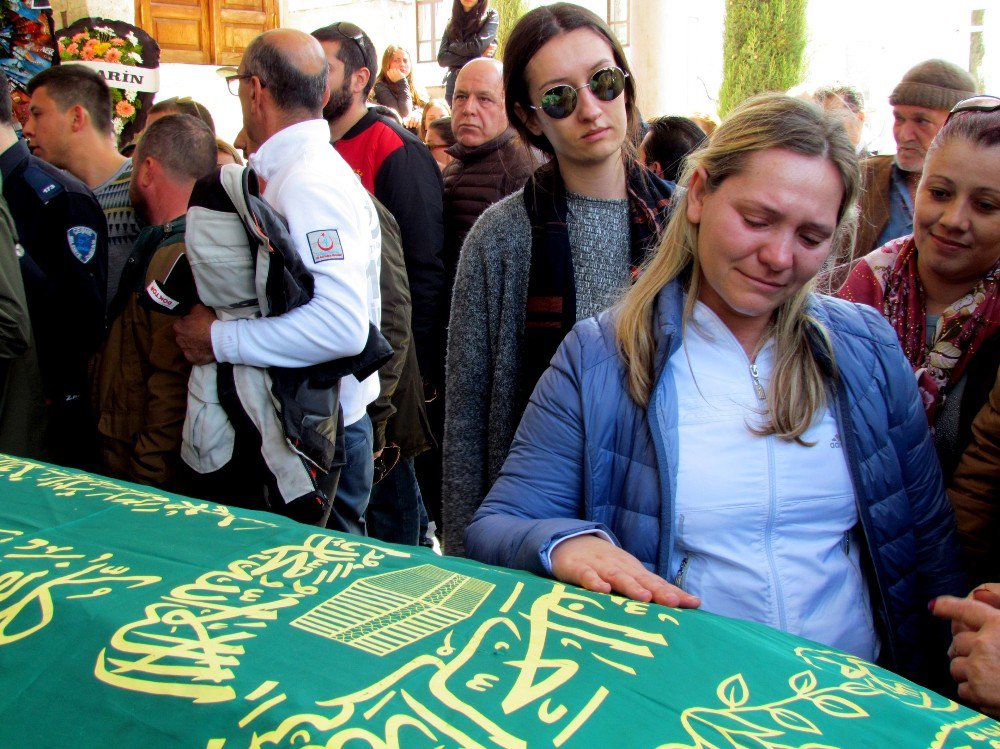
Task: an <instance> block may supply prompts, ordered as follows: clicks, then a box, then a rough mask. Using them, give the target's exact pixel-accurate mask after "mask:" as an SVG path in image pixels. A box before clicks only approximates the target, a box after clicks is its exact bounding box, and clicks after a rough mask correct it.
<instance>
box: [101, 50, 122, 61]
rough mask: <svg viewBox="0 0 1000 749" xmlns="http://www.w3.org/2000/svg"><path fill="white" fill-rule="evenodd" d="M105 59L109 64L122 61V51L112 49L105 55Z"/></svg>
mask: <svg viewBox="0 0 1000 749" xmlns="http://www.w3.org/2000/svg"><path fill="white" fill-rule="evenodd" d="M104 59H105V60H107V61H108V62H118V61H119V60H121V59H122V52H121V50H120V49H116V48H114V47H112V48H111V49H109V50H108V51H107V52H105V53H104Z"/></svg>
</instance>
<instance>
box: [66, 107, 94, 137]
mask: <svg viewBox="0 0 1000 749" xmlns="http://www.w3.org/2000/svg"><path fill="white" fill-rule="evenodd" d="M66 114H68V115H69V126H70V130H71V131H72V132H74V133H78V132H80V131H81V130H83V129H84V128H85V127H88V126H89V125H90V113H89V112H88V111H87V109H86V107H84V106H83V105H82V104H74V105H72V106H71V107H70V108H69V109H67V110H66Z"/></svg>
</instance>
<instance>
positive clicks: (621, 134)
mask: <svg viewBox="0 0 1000 749" xmlns="http://www.w3.org/2000/svg"><path fill="white" fill-rule="evenodd" d="M503 77H504V88H505V106H506V110H507V116H508V119H509V120H510V122H511V123H512V124H513V125H514V127H515V128H516V129H517V130H518V132H519V134H520V136H521V137H522V139H523V140H524V141H525V142H527V143H528V144H530V145H532V146H535V147H536V148H538V149H540V150H541V151H543V152H544V153H545V154H547V155H548V156H549V157H551V160H550V161H549V162H548V163H547V164H545V165H544V166H542V167H540V168H539V169H538V170H537V171H536V172H535V173H534V175H533V176H532V177H531V178H530V179H529V180H528V183H527V184H526V185H525V188H524V189H523V190H522V191H519V192H516V193H514V194H513V195H511V196H509V197H507V198H506V199H504V200H503V201H501V202H499V203H497V204H496V205H494V206H492V207H490V208H489V209H487V211H486V212H484V213H483V215H482V216H481V217H480V218H479V220H478V221H477V223H476V224H475V225H474V226H473V228H472V229H471V231H470V233H469V234H468V236H467V238H466V240H465V244H464V245H463V248H462V253H461V257H460V259H459V263H458V271H457V275H456V280H455V287H454V296H453V300H452V308H451V325H450V328H449V335H448V368H447V378H446V388H445V392H446V398H445V407H446V415H445V437H444V483H443V510H442V513H443V520H444V541H445V548H446V551H447V552H448V553H450V554H460V553H461V551H462V546H461V539H462V534H463V532H464V531H465V527H466V526H467V525H468V523H469V521H470V520H471V518H472V513H473V512H475V509H476V507H478V505H479V503H480V502H481V501H482V498H483V497H484V496H486V492H487V491H488V490H489V487H490V485H491V484H492V483H493V481H494V480H495V479H496V476H497V473H498V472H499V470H500V466H501V464H502V463H503V459H504V457H505V456H506V454H507V450H508V448H509V447H510V443H511V440H512V439H513V436H514V430H515V429H516V427H517V422H518V419H520V416H521V412H522V411H523V410H524V406H525V404H526V403H527V400H528V396H529V395H530V393H531V390H532V388H534V386H535V383H536V382H537V381H538V378H539V377H540V376H541V373H542V372H543V371H544V370H545V368H546V367H547V366H548V362H549V359H550V358H551V357H552V354H553V353H554V352H555V350H556V348H557V347H558V345H559V343H560V342H561V341H562V339H563V337H564V336H565V335H566V333H568V332H569V330H570V328H572V326H573V324H574V323H575V322H576V321H577V320H579V319H582V318H584V317H588V316H590V315H593V314H596V313H597V312H598V311H600V310H602V309H604V308H605V307H608V306H610V305H611V304H612V303H614V302H615V301H616V300H617V298H618V297H619V296H620V294H621V291H622V290H623V289H625V288H626V287H627V286H628V285H629V283H630V281H631V280H632V279H633V277H634V272H635V271H636V269H637V268H638V267H639V265H641V263H642V262H643V260H644V259H645V257H646V254H647V252H648V251H649V250H650V249H651V248H652V247H654V246H655V244H656V241H657V239H658V236H659V231H660V228H661V226H662V225H663V224H664V223H665V217H666V213H667V210H668V207H669V201H670V196H671V193H672V187H673V186H672V183H666V182H663V181H662V180H660V179H658V178H656V177H654V176H653V175H651V174H650V173H649V172H647V171H646V170H645V169H643V168H642V167H641V166H639V165H638V164H637V163H636V161H635V158H634V151H635V149H634V147H633V144H634V143H636V142H637V137H636V134H637V132H638V128H639V124H640V123H639V116H638V113H637V111H636V107H635V83H634V80H633V78H632V75H631V72H630V71H629V68H628V62H627V61H626V59H625V55H624V54H623V52H622V49H621V46H620V45H619V44H618V41H617V40H616V39H615V38H614V35H613V34H612V33H611V31H610V30H609V29H608V27H607V25H606V24H605V23H604V22H603V21H602V20H601V19H599V18H598V17H597V16H596V15H594V14H593V13H591V12H590V11H588V10H585V9H584V8H581V7H579V6H577V5H572V4H569V3H555V4H553V5H547V6H543V7H541V8H537V9H536V10H533V11H531V12H530V13H528V14H526V15H525V16H524V17H523V18H522V19H521V20H520V21H519V22H518V24H517V26H516V27H515V28H514V30H513V32H512V33H511V36H510V38H509V39H508V40H507V47H506V51H505V53H504V74H503Z"/></svg>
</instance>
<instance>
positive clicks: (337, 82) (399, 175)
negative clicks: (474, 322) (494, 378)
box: [312, 22, 444, 543]
mask: <svg viewBox="0 0 1000 749" xmlns="http://www.w3.org/2000/svg"><path fill="white" fill-rule="evenodd" d="M312 35H313V36H314V37H315V38H316V39H317V40H319V42H320V44H321V45H322V47H323V51H324V53H325V55H326V59H327V61H328V63H329V82H330V101H329V102H328V103H327V105H326V107H324V109H323V116H324V117H325V118H326V121H327V122H328V123H329V138H330V140H331V141H332V142H333V145H334V148H336V149H337V151H338V153H340V155H341V156H343V157H344V159H345V160H346V161H347V163H348V164H349V165H350V166H351V168H352V169H354V171H355V173H356V174H357V175H358V176H359V177H360V178H361V184H363V185H364V186H365V188H366V189H367V190H368V191H369V192H370V193H371V194H372V195H374V196H375V197H376V198H377V199H378V200H379V201H380V202H381V203H382V204H383V205H384V206H385V207H386V208H387V209H388V211H389V213H391V214H392V216H393V218H395V219H396V223H397V224H398V225H399V232H400V236H401V239H402V245H403V259H404V261H405V264H406V276H407V280H408V281H409V285H410V295H411V298H412V304H413V307H412V309H413V312H412V319H411V324H412V330H413V341H414V344H415V349H416V355H417V362H418V365H419V369H420V375H421V376H422V377H423V379H424V381H425V383H427V389H428V390H429V391H430V392H431V393H433V392H435V390H436V387H437V384H438V383H439V382H440V381H441V377H442V374H443V359H444V356H443V333H442V318H441V313H440V310H441V305H442V299H443V298H442V291H443V288H444V266H443V264H442V261H441V247H442V242H443V238H444V226H443V218H442V191H443V185H442V182H441V174H440V171H439V170H438V167H437V164H436V163H435V162H434V159H433V157H432V156H431V154H430V152H429V151H428V150H427V148H426V146H424V144H423V143H421V141H420V139H419V138H417V137H416V136H415V135H414V134H413V133H411V132H409V131H408V130H406V129H405V128H404V127H403V126H402V125H400V124H399V123H397V122H395V121H393V120H391V119H389V118H387V117H383V116H381V115H379V114H378V113H377V112H375V111H374V110H370V109H368V107H367V105H366V103H365V102H366V101H367V99H368V94H369V92H370V91H371V89H372V87H373V85H374V78H375V74H376V73H377V71H378V60H377V57H376V54H375V47H374V46H373V45H372V41H371V39H370V38H369V37H368V35H367V34H365V32H364V31H363V30H362V29H360V28H359V27H358V26H355V25H354V24H353V23H347V22H339V23H334V24H331V25H329V26H324V27H323V28H320V29H316V30H315V31H314V32H313V33H312ZM401 418H405V423H401V422H400V419H401ZM421 420H424V421H426V417H425V416H424V415H423V413H422V409H421V413H419V414H417V413H410V414H408V415H407V416H405V417H403V416H397V417H393V419H392V420H390V424H389V428H391V429H394V430H395V431H396V433H397V434H398V435H399V436H400V440H397V442H398V443H399V444H398V446H399V448H400V459H399V462H398V463H396V465H395V466H394V467H393V468H392V469H391V470H390V471H388V472H387V474H386V476H385V478H384V479H383V480H382V481H381V482H379V483H378V484H377V485H376V486H375V488H374V489H373V491H372V497H371V503H370V519H371V520H372V529H371V533H372V535H374V536H376V537H377V538H379V539H381V540H383V541H392V542H396V543H412V539H413V538H416V537H417V534H418V529H417V527H416V525H415V522H416V520H415V519H416V518H418V517H419V513H420V507H421V506H422V502H421V498H420V489H419V486H418V485H417V479H416V474H415V472H414V466H413V457H414V456H415V455H416V454H417V453H418V452H421V451H422V450H423V449H424V447H425V446H426V443H427V440H425V439H424V438H423V436H422V435H423V433H424V431H425V430H424V425H423V424H422V423H421ZM394 422H395V423H394ZM404 444H407V445H409V447H407V448H406V449H405V450H404V449H403V447H404ZM376 447H377V446H376ZM390 449H393V450H394V449H395V446H393V445H390ZM376 451H377V450H376ZM369 462H370V461H369ZM377 518H382V519H384V522H380V520H379V519H377ZM394 519H395V520H394Z"/></svg>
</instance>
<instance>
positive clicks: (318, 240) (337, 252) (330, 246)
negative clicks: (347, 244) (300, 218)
mask: <svg viewBox="0 0 1000 749" xmlns="http://www.w3.org/2000/svg"><path fill="white" fill-rule="evenodd" d="M306 241H307V242H308V243H309V252H311V253H312V259H313V262H314V263H322V262H325V261H327V260H343V259H344V246H343V245H342V244H341V243H340V234H339V233H338V232H337V230H336V229H320V230H319V231H311V232H309V233H308V234H306Z"/></svg>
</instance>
